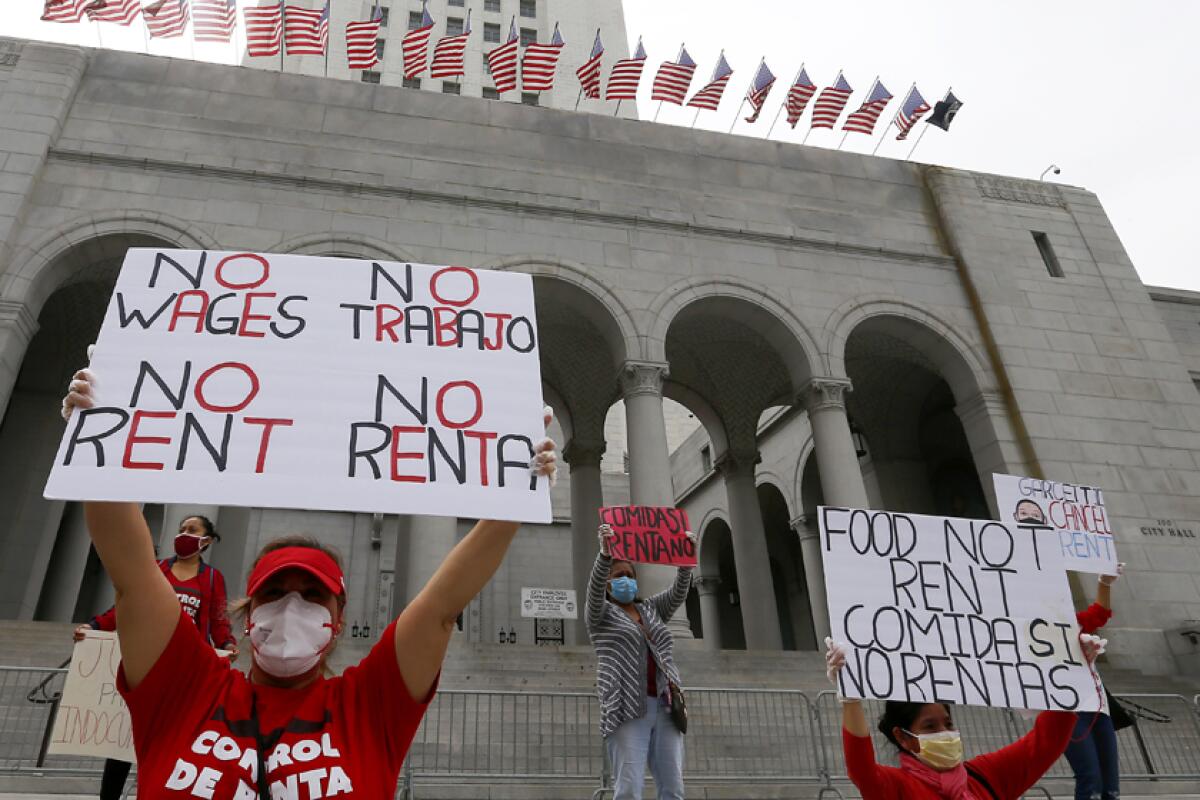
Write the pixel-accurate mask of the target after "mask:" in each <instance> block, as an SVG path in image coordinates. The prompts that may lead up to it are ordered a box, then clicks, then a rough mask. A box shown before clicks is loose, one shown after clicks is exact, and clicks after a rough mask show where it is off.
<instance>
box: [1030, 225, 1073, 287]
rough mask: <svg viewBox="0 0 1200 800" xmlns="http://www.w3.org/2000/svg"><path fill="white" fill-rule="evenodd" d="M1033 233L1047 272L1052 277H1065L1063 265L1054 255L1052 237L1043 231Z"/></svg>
mask: <svg viewBox="0 0 1200 800" xmlns="http://www.w3.org/2000/svg"><path fill="white" fill-rule="evenodd" d="M1031 233H1033V241H1034V243H1035V244H1037V249H1038V252H1039V253H1041V254H1042V263H1043V264H1045V265H1046V271H1047V272H1049V273H1050V277H1052V278H1062V277H1065V275H1064V274H1063V268H1062V265H1061V264H1059V263H1058V256H1057V255H1055V254H1054V246H1053V245H1051V244H1050V237H1049V236H1047V235H1046V234H1044V233H1042V232H1041V231H1031Z"/></svg>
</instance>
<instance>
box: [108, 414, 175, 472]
mask: <svg viewBox="0 0 1200 800" xmlns="http://www.w3.org/2000/svg"><path fill="white" fill-rule="evenodd" d="M144 417H151V418H153V419H173V418H174V417H175V412H174V411H140V410H139V411H134V412H133V420H132V421H131V422H130V423H129V438H127V439H126V440H125V455H124V457H123V458H122V459H121V466H122V467H124V468H125V469H162V468H163V465H162V462H159V461H134V460H133V446H134V445H135V444H170V443H171V437H170V436H138V434H137V430H138V425H140V424H141V422H142V419H143V418H144Z"/></svg>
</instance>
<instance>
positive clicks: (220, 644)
mask: <svg viewBox="0 0 1200 800" xmlns="http://www.w3.org/2000/svg"><path fill="white" fill-rule="evenodd" d="M220 540H221V537H220V535H219V534H218V533H217V531H216V530H215V529H214V528H213V524H212V520H210V519H209V518H208V517H203V516H200V515H199V514H196V515H193V516H190V517H184V518H183V520H182V521H181V522H180V523H179V532H178V533H177V534H175V555H174V556H173V557H172V558H166V559H163V560H162V561H159V562H158V568H159V569H160V570H162V573H163V575H165V576H166V578H167V581H168V582H169V583H170V584H171V588H172V589H174V590H175V595H176V597H178V598H179V605H180V606H181V607H182V608H183V610H184V612H186V614H187V616H188V619H190V620H191V621H192V622H193V623H195V625H196V628H197V629H198V630H199V631H200V632H201V634H202V636H203V638H204V641H205V642H207V643H208V645H209V646H210V647H215V648H217V649H220V650H226V651H228V652H229V657H230V659H236V658H237V656H238V646H237V641H236V640H235V639H234V638H233V633H232V631H231V629H230V627H229V615H228V613H227V609H228V606H229V600H228V598H227V597H226V594H225V576H224V575H222V574H221V570H219V569H217V568H216V567H214V566H212V565H210V564H207V563H205V561H204V557H203V554H204V551H205V550H207V549H208V548H209V546H210V545H212V543H213V542H215V541H220ZM116 629H117V609H116V606H113V607H112V608H110V609H108V611H105V612H104V613H103V614H97V615H96V616H94V617H92V618H91V619H90V620H88V622H87V623H86V624H84V625H80V626H79V627H77V628H76V629H75V641H77V642H78V641H80V640H82V639H83V638H84V637H85V636H86V635H87V632H88V631H115V630H116ZM130 766H131V764H130V763H129V762H128V761H117V760H116V759H112V758H108V759H105V760H104V774H103V775H102V776H101V778H100V798H101V800H120V798H121V796H122V795H123V794H124V793H125V781H126V780H127V779H128V777H129V769H130Z"/></svg>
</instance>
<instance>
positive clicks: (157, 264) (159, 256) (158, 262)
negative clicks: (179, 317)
mask: <svg viewBox="0 0 1200 800" xmlns="http://www.w3.org/2000/svg"><path fill="white" fill-rule="evenodd" d="M206 261H208V253H207V252H206V251H201V253H200V263H199V264H197V265H196V271H195V272H188V270H187V268H186V267H184V266H183V264H180V263H179V262H178V261H176V260H175V259H173V258H171V257H170V256H169V255H167V254H166V253H163V252H158V253H155V254H154V268H153V269H151V270H150V288H151V289H153V288H155V286H157V285H158V271H159V269H161V268H162V265H163V264H164V263H165V264H170V265H171V266H172V267H174V268H175V271H176V272H178V273H179V274H180V275H182V276H183V277H184V279H185V280H186V281H187V282H188V284H189V285H191V287H192V288H193V289H199V288H200V282H201V281H202V280H203V279H204V264H205V262H206ZM171 299H174V295H172V296H171ZM122 327H124V326H122Z"/></svg>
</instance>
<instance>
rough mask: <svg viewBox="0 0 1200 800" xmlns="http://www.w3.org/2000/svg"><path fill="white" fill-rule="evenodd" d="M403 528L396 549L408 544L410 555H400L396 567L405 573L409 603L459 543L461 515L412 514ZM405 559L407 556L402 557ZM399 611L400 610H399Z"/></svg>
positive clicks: (405, 600) (405, 587)
mask: <svg viewBox="0 0 1200 800" xmlns="http://www.w3.org/2000/svg"><path fill="white" fill-rule="evenodd" d="M407 523H408V524H407V525H402V526H401V529H400V536H399V541H398V542H397V544H396V550H397V552H398V553H399V551H400V549H401V548H402V547H403V546H404V545H407V555H406V557H405V556H398V557H397V562H396V571H397V572H403V573H404V593H405V598H404V602H405V604H408V603H410V602H412V599H413V598H414V597H416V596H417V594H418V593H420V591H421V590H422V589H424V588H425V584H426V583H427V582H428V581H429V579H430V578H431V577H433V573H434V572H435V571H436V570H437V568H438V567H439V566H441V564H442V561H444V560H445V558H446V556H447V555H449V554H450V551H451V550H453V549H454V545H455V544H457V543H458V519H457V518H455V517H430V516H417V515H412V516H410V517H408V519H407ZM401 559H403V560H401ZM397 613H399V612H397Z"/></svg>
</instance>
